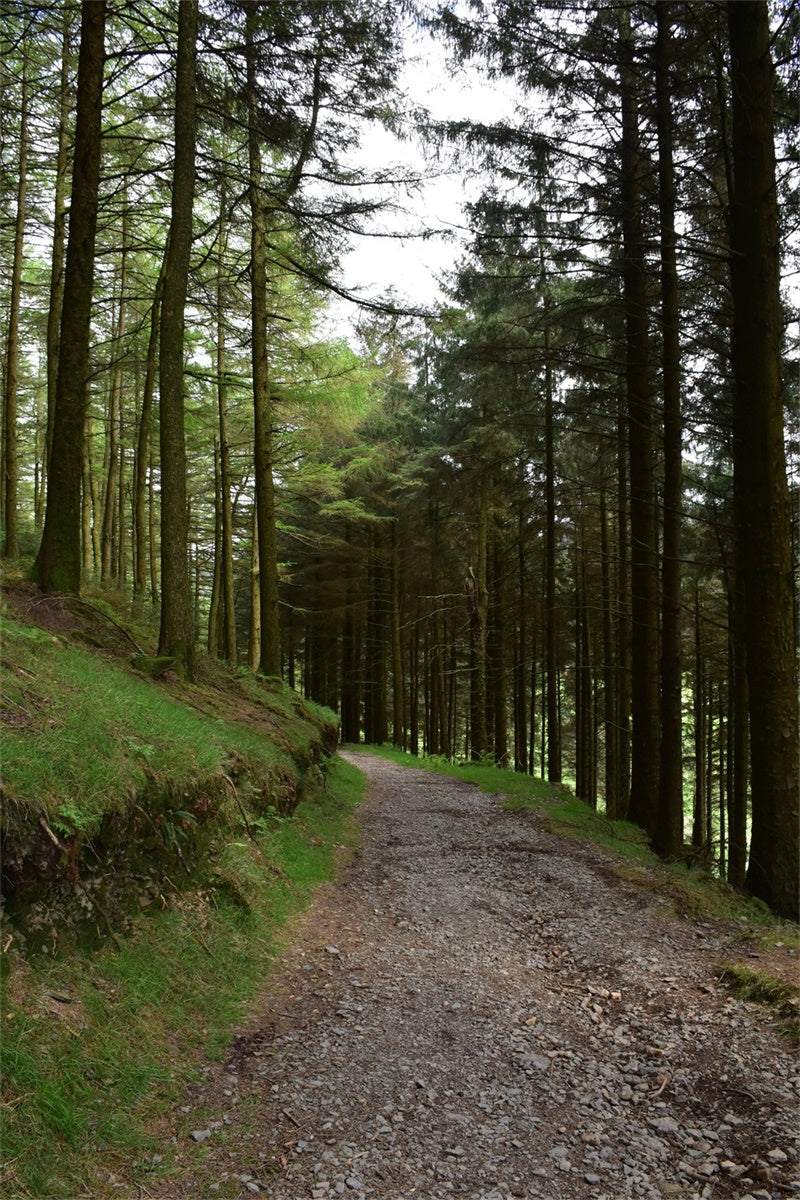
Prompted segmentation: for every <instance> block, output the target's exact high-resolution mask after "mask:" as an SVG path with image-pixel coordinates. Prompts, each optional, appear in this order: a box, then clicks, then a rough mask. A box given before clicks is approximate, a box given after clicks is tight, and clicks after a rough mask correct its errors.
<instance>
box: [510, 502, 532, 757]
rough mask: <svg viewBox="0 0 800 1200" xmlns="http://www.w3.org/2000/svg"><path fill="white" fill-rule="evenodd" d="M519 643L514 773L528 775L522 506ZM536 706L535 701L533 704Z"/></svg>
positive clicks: (521, 521)
mask: <svg viewBox="0 0 800 1200" xmlns="http://www.w3.org/2000/svg"><path fill="white" fill-rule="evenodd" d="M517 572H518V583H517V640H516V649H515V657H514V770H515V771H518V772H520V774H523V775H524V774H526V773H527V772H528V704H527V696H526V689H527V687H528V679H527V661H528V647H527V638H526V625H527V621H528V612H527V603H526V596H525V521H524V517H523V513H522V508H521V507H520V511H519V517H518V521H517ZM532 704H533V706H534V707H535V702H534V701H532Z"/></svg>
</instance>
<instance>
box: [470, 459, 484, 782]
mask: <svg viewBox="0 0 800 1200" xmlns="http://www.w3.org/2000/svg"><path fill="white" fill-rule="evenodd" d="M478 487H479V500H478V529H477V546H476V551H475V568H474V569H473V567H471V566H470V567H469V568H468V570H467V578H466V595H467V614H468V616H469V628H470V655H471V668H472V676H471V677H472V686H471V689H470V690H471V703H470V734H471V736H470V745H471V753H472V757H473V758H476V759H477V758H481V757H482V756H483V755H485V754H487V753H488V750H489V731H488V729H487V726H486V682H487V656H486V637H487V616H488V608H489V593H488V589H487V576H486V551H487V545H486V543H487V536H488V523H489V487H488V483H487V480H486V475H485V472H483V473H482V474H481V478H480V483H479V485H478Z"/></svg>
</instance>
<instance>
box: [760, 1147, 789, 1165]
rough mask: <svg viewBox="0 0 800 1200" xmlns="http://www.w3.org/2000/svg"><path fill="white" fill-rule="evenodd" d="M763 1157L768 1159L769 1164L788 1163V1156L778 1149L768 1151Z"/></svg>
mask: <svg viewBox="0 0 800 1200" xmlns="http://www.w3.org/2000/svg"><path fill="white" fill-rule="evenodd" d="M765 1157H766V1158H768V1159H769V1161H770V1162H771V1163H785V1162H788V1161H789V1156H788V1154H784V1152H783V1150H778V1149H775V1150H768V1151H767V1153H766V1156H765Z"/></svg>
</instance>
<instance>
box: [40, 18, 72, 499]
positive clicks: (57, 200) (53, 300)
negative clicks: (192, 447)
mask: <svg viewBox="0 0 800 1200" xmlns="http://www.w3.org/2000/svg"><path fill="white" fill-rule="evenodd" d="M62 19H63V26H62V47H61V79H60V83H59V120H58V151H57V153H56V171H55V189H54V195H53V250H52V255H51V264H50V305H49V308H48V312H47V444H46V452H45V475H46V474H47V472H48V471H49V470H50V455H51V453H52V449H53V421H54V419H55V408H56V381H57V379H58V349H59V345H60V343H61V336H60V331H61V314H62V311H63V302H64V247H65V245H66V237H67V167H68V163H69V129H68V120H69V101H70V87H69V47H70V41H71V34H72V28H71V26H72V15H71V11H70V8H69V5H64V13H63V18H62Z"/></svg>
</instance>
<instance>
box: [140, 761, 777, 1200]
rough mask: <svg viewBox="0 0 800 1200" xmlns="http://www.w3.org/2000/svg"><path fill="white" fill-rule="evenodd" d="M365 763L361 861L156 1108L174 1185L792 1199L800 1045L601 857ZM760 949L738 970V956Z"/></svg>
mask: <svg viewBox="0 0 800 1200" xmlns="http://www.w3.org/2000/svg"><path fill="white" fill-rule="evenodd" d="M345 757H348V758H349V759H350V761H353V762H355V763H357V765H358V766H360V767H361V768H362V769H363V770H364V771H365V772H366V774H367V776H368V778H369V782H370V799H369V801H368V803H367V805H366V806H365V808H364V810H363V825H364V839H363V845H362V848H361V851H360V853H359V854H358V856H357V858H356V860H355V861H354V862H353V863H352V864H351V866H350V867H349V868H348V869H347V870H346V872H345V873H344V874H343V877H342V878H341V879H340V880H339V881H338V882H337V883H335V884H331V885H326V886H325V887H324V888H323V889H321V891H320V892H319V894H318V897H317V900H316V903H315V904H314V907H313V909H312V910H311V911H310V912H309V913H307V914H306V916H305V917H304V918H303V920H302V921H301V922H300V924H299V926H298V928H297V930H296V936H295V937H294V939H293V942H292V946H291V949H290V950H289V951H288V952H287V954H286V955H285V958H284V960H283V963H282V966H281V969H280V971H279V973H278V975H277V977H276V979H275V981H274V984H273V985H272V986H271V988H270V990H269V993H268V994H267V995H266V996H265V998H264V1004H263V1011H262V1012H260V1013H259V1014H257V1015H256V1016H255V1017H254V1018H253V1019H252V1020H251V1021H250V1022H249V1024H248V1025H247V1026H246V1027H244V1028H243V1029H242V1030H241V1031H240V1035H239V1036H238V1037H237V1038H236V1040H235V1042H234V1044H233V1045H232V1047H231V1051H230V1054H229V1056H228V1059H227V1061H226V1062H225V1063H224V1064H222V1065H219V1064H213V1065H210V1066H209V1068H208V1070H207V1073H206V1082H205V1084H204V1085H203V1087H202V1088H199V1089H198V1091H197V1093H196V1094H195V1095H192V1096H190V1097H187V1098H186V1100H185V1103H184V1104H183V1105H182V1106H181V1110H179V1111H176V1112H175V1113H174V1114H171V1115H170V1118H169V1122H168V1124H169V1129H168V1130H165V1144H167V1143H170V1144H177V1150H178V1164H177V1168H176V1170H175V1171H173V1172H172V1173H171V1179H170V1181H169V1182H165V1181H161V1182H159V1183H156V1182H155V1181H152V1183H148V1184H147V1187H146V1191H145V1192H143V1193H142V1194H144V1195H149V1196H153V1197H159V1198H162V1200H163V1198H165V1197H169V1198H170V1200H201V1198H203V1200H205V1198H206V1197H214V1196H223V1197H230V1196H240V1195H241V1196H248V1195H263V1196H269V1197H272V1198H273V1200H329V1198H331V1197H337V1196H345V1197H352V1200H362V1198H363V1200H373V1198H374V1200H409V1198H410V1197H425V1198H431V1200H433V1198H440V1197H451V1196H464V1197H469V1198H470V1200H479V1198H481V1200H505V1198H506V1197H508V1196H524V1197H539V1198H542V1200H544V1198H546V1200H588V1198H590V1197H591V1198H592V1200H623V1198H627V1197H653V1198H657V1197H662V1196H671V1197H687V1198H688V1197H708V1198H710V1197H714V1198H723V1197H736V1198H738V1200H742V1198H744V1197H747V1196H750V1197H755V1198H756V1200H777V1198H778V1197H785V1196H787V1195H791V1194H797V1195H800V1182H796V1181H798V1180H800V1171H798V1164H797V1149H796V1145H795V1144H794V1139H795V1136H796V1133H797V1127H798V1122H797V1112H798V1097H800V1080H798V1072H797V1061H796V1057H795V1055H794V1054H793V1053H792V1052H791V1050H790V1048H789V1047H788V1045H787V1044H786V1043H785V1042H783V1041H781V1040H780V1039H779V1037H778V1035H777V1034H776V1033H775V1032H774V1030H773V1029H772V1028H770V1027H769V1025H768V1024H767V1022H766V1021H765V1020H764V1018H763V1017H762V1016H760V1015H759V1014H758V1013H757V1012H756V1010H755V1009H753V1008H752V1007H751V1006H749V1005H745V1004H743V1003H741V1002H739V1001H736V1000H732V999H731V998H730V997H729V996H728V995H727V994H726V992H725V991H724V989H722V988H721V987H719V986H718V985H717V983H716V981H715V978H714V974H713V969H714V966H715V964H716V963H718V962H719V961H720V960H721V959H723V958H725V957H726V953H727V954H729V948H727V949H726V939H728V938H729V937H730V930H727V931H725V930H721V929H719V928H714V927H711V925H706V926H703V925H698V924H696V923H691V922H686V921H679V920H677V919H676V918H673V917H671V916H669V915H668V914H666V913H665V912H664V911H663V907H662V906H661V904H660V902H659V900H658V899H657V897H655V896H653V895H650V894H648V893H645V892H642V891H639V890H636V889H634V888H632V887H630V886H629V885H627V884H626V883H624V882H622V881H621V880H620V878H619V877H618V876H617V875H616V874H615V873H614V871H613V869H612V864H611V863H610V860H609V859H608V858H607V857H605V856H604V855H603V854H602V853H601V852H600V851H597V850H595V849H593V848H589V847H584V846H581V845H576V844H575V843H572V842H569V841H568V840H566V839H564V838H559V837H556V836H554V835H551V834H548V833H547V832H545V830H544V829H543V827H542V823H541V820H540V819H539V818H538V817H537V816H536V815H534V814H532V813H522V814H520V813H517V814H511V813H506V812H503V811H502V809H501V808H500V807H499V805H498V803H497V801H496V800H495V799H493V798H492V797H489V796H486V795H483V794H482V793H481V792H479V791H478V790H477V789H475V788H473V787H471V786H469V785H467V784H463V783H460V782H458V781H456V780H452V779H449V778H445V777H442V776H438V775H434V774H431V773H427V772H423V771H419V770H413V769H408V768H403V767H398V766H395V765H393V764H391V763H388V762H386V761H383V760H381V759H378V758H376V757H372V756H368V755H364V754H357V755H355V754H353V755H349V754H346V755H345ZM756 965H757V964H756Z"/></svg>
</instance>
